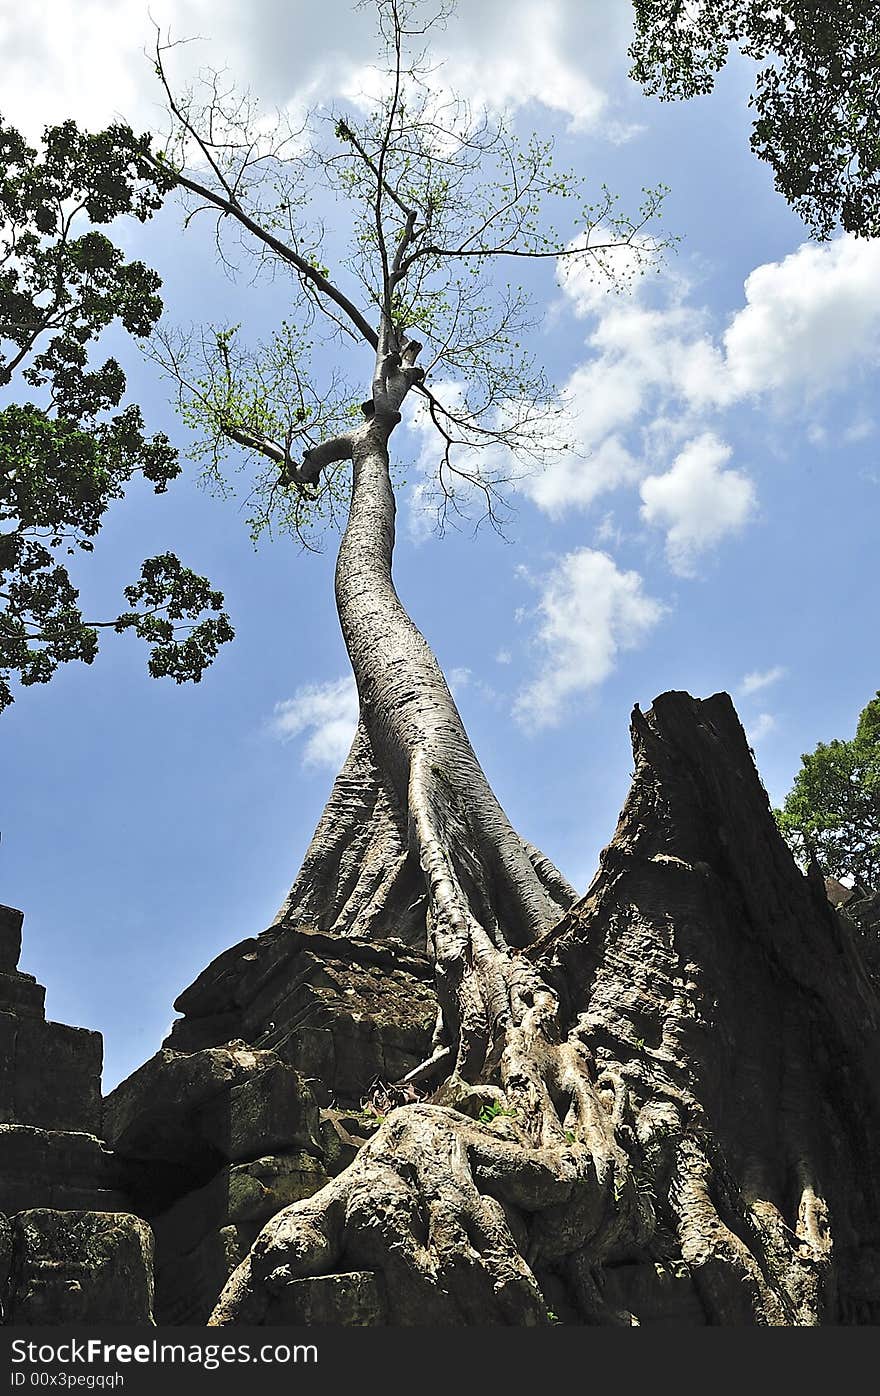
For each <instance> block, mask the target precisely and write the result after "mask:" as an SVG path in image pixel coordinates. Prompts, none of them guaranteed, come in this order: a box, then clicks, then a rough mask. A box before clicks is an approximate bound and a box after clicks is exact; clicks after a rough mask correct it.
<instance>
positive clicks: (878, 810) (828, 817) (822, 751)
mask: <svg viewBox="0 0 880 1396" xmlns="http://www.w3.org/2000/svg"><path fill="white" fill-rule="evenodd" d="M776 817H777V820H778V821H779V827H780V828H781V830H782V832H783V834H784V835H785V838H786V839H787V841H788V843H789V844H790V845H791V847H792V849H793V850H794V851H795V853H796V854H797V855H798V857H800V858H802V859H803V860H804V861H806V860H807V859H808V858H809V857H810V856H814V857H816V858H818V860H819V865H820V867H821V868H822V871H823V872H825V873H830V874H831V875H832V876H833V877H851V878H855V879H857V880H858V881H859V882H861V883H863V884H864V886H865V887H866V888H870V889H872V890H874V891H880V693H878V694H877V695H876V697H874V698H872V699H871V701H870V703H868V704H867V706H866V707H865V708H864V709H863V711H862V712H861V714H860V715H859V721H858V725H857V726H856V732H855V736H854V737H852V738H851V740H850V741H841V740H835V741H832V742H819V743H818V745H817V746H816V748H815V750H814V751H811V752H806V753H805V754H804V755H803V756H802V757H801V769H800V770H799V771H798V773H797V775H796V776H795V779H794V785H793V786H792V788H791V790H790V791H789V793H788V794H787V795H786V797H785V803H784V805H783V807H782V809H781V810H777V811H776Z"/></svg>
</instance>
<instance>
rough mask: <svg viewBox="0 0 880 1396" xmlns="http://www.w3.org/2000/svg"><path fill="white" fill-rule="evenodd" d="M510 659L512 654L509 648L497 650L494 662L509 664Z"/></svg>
mask: <svg viewBox="0 0 880 1396" xmlns="http://www.w3.org/2000/svg"><path fill="white" fill-rule="evenodd" d="M512 660H513V655H512V654H511V653H510V650H499V651H498V653H497V654H496V656H495V663H496V664H510V663H511V662H512Z"/></svg>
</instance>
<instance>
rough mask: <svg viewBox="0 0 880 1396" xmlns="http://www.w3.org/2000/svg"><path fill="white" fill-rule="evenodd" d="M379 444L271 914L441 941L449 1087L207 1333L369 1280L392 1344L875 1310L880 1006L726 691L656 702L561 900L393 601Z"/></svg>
mask: <svg viewBox="0 0 880 1396" xmlns="http://www.w3.org/2000/svg"><path fill="white" fill-rule="evenodd" d="M388 431H389V427H388V424H387V423H386V424H383V423H382V421H381V420H378V421H377V420H376V419H373V420H372V421H371V422H369V423H368V424H367V425H366V426H365V427H364V428H363V429H361V431H360V432H359V433H358V434H357V435H356V437H355V440H354V444H353V489H352V508H351V516H350V519H349V524H348V528H347V530H346V534H345V537H344V539H343V543H342V547H341V550H340V556H339V563H338V567H337V599H338V604H339V611H340V619H341V622H342V627H343V633H344V635H345V639H346V643H347V645H348V648H349V653H350V655H351V659H352V664H353V667H354V670H355V675H356V678H357V683H358V691H359V694H360V700H361V723H360V726H359V728H358V733H357V736H356V738H355V741H354V744H353V747H352V751H351V753H350V755H349V758H348V760H347V762H346V765H345V767H344V769H343V771H342V772H341V774H340V776H339V777H338V779H337V782H336V785H335V786H334V790H333V793H332V795H331V798H330V801H329V802H328V805H327V808H326V810H325V812H324V815H323V816H322V820H321V823H320V824H319V827H318V830H317V831H316V835H315V839H314V841H313V844H312V846H311V848H310V850H309V852H308V854H307V856H306V860H305V863H304V865H303V871H302V872H301V874H300V877H299V878H298V879H297V882H296V883H295V884H294V887H293V889H292V892H291V895H290V897H289V898H288V900H287V902H286V904H285V906H284V908H282V911H281V913H280V914H279V920H278V923H277V924H278V931H279V932H280V933H283V928H284V927H285V926H293V925H295V924H297V922H299V923H300V924H302V923H303V922H304V921H309V920H310V918H311V921H310V923H311V924H314V923H315V921H316V920H317V921H318V923H319V924H321V925H323V926H324V927H325V928H330V927H332V928H335V929H337V930H338V929H340V928H343V929H345V930H346V932H347V933H349V934H352V935H358V936H367V935H388V934H396V935H401V936H402V938H404V939H408V940H409V941H410V942H411V943H412V942H413V941H414V940H415V939H417V938H418V937H419V936H420V935H421V934H423V933H424V934H426V936H427V944H428V947H429V950H430V953H431V955H432V957H433V961H434V965H435V971H436V984H437V994H438V1000H439V1004H440V1019H439V1023H438V1032H437V1039H436V1043H435V1052H434V1055H433V1057H432V1058H431V1060H430V1061H429V1062H428V1063H426V1065H425V1068H424V1070H423V1071H422V1072H421V1073H420V1075H419V1077H418V1079H420V1080H422V1081H423V1082H426V1083H430V1084H431V1085H433V1086H435V1087H436V1089H435V1090H434V1094H433V1096H432V1097H431V1099H430V1100H428V1101H424V1102H418V1103H413V1104H410V1105H406V1106H401V1107H400V1108H398V1109H396V1110H395V1111H393V1112H392V1114H391V1115H390V1116H389V1117H388V1118H387V1120H386V1122H385V1123H384V1124H383V1125H382V1126H381V1128H380V1129H379V1130H378V1132H377V1133H376V1134H375V1136H374V1137H373V1138H372V1139H371V1140H370V1141H369V1142H368V1143H367V1144H366V1145H365V1146H364V1147H363V1148H362V1149H361V1151H360V1153H359V1155H358V1157H357V1158H356V1159H355V1161H354V1163H353V1164H352V1165H351V1166H350V1167H349V1168H348V1169H347V1170H346V1171H345V1172H344V1173H342V1174H340V1175H339V1177H337V1178H335V1179H334V1180H333V1181H332V1182H331V1183H330V1184H329V1185H328V1186H327V1187H326V1188H324V1189H323V1190H322V1191H321V1192H319V1193H317V1194H316V1195H315V1196H314V1197H312V1198H310V1199H308V1200H307V1201H304V1202H300V1203H297V1204H296V1205H294V1206H293V1207H290V1208H287V1209H285V1210H284V1211H283V1212H281V1213H279V1214H278V1216H276V1217H275V1218H274V1219H273V1220H272V1221H271V1222H270V1223H268V1225H267V1226H266V1227H265V1228H264V1230H263V1232H262V1233H261V1235H260V1237H259V1238H258V1240H257V1242H256V1244H255V1245H254V1247H253V1249H252V1251H251V1253H250V1255H249V1256H248V1258H247V1260H246V1261H245V1262H244V1263H243V1265H242V1266H240V1267H239V1269H238V1270H237V1271H236V1272H235V1273H234V1274H233V1276H232V1278H231V1279H230V1282H229V1284H228V1285H227V1287H226V1289H225V1290H224V1293H223V1295H222V1296H221V1299H220V1302H219V1304H218V1306H217V1309H216V1311H215V1313H214V1315H213V1317H212V1320H211V1321H212V1323H213V1324H216V1325H225V1324H230V1323H261V1322H272V1321H273V1319H272V1315H273V1311H275V1310H277V1309H278V1305H279V1303H280V1301H281V1297H282V1296H283V1293H284V1290H285V1288H286V1286H288V1285H289V1284H291V1283H292V1282H293V1281H295V1280H297V1279H299V1278H302V1277H305V1276H315V1275H321V1274H330V1273H335V1272H339V1271H345V1270H354V1269H369V1270H372V1271H374V1272H376V1273H377V1274H378V1275H380V1276H381V1279H382V1282H383V1285H384V1290H385V1294H386V1298H387V1311H388V1315H389V1321H390V1322H391V1323H395V1324H408V1323H432V1324H474V1323H487V1322H488V1323H501V1324H524V1325H529V1324H541V1323H546V1322H548V1321H550V1319H549V1317H548V1315H549V1314H550V1313H551V1312H553V1313H554V1314H558V1315H559V1316H561V1317H562V1319H563V1321H569V1322H575V1323H587V1324H597V1323H600V1324H604V1323H626V1324H632V1323H638V1322H657V1321H661V1322H670V1321H672V1322H682V1323H709V1324H730V1323H751V1324H764V1325H813V1324H817V1323H826V1322H832V1323H833V1322H875V1321H877V1319H878V1318H880V1249H878V1248H877V1242H876V1237H877V1234H878V1222H880V1197H878V1185H877V1182H876V1180H875V1177H874V1174H873V1172H872V1168H873V1164H874V1162H875V1161H876V1159H877V1152H878V1151H877V1143H878V1109H880V1099H878V1082H880V1074H878V1065H880V1062H878V1060H877V1058H878V1051H880V1039H878V1023H880V1002H878V998H877V995H876V992H875V990H874V988H873V987H872V984H871V982H870V981H869V979H868V977H867V975H866V973H865V969H864V965H863V962H862V958H861V952H860V949H859V945H858V943H857V941H858V937H857V935H856V933H855V931H854V930H853V928H852V926H850V925H849V924H848V923H847V922H846V921H845V920H844V919H843V918H841V917H839V916H838V915H837V914H836V913H835V912H833V911H832V910H831V908H830V907H829V905H828V903H827V901H826V898H825V895H824V887H822V886H821V885H819V883H818V882H817V881H816V880H815V879H812V880H809V879H807V878H804V876H803V875H802V874H801V873H800V872H799V871H798V869H797V868H796V866H795V864H794V862H793V860H792V857H791V855H790V853H789V851H788V849H787V848H786V846H785V844H784V843H783V841H782V839H781V837H780V835H779V833H778V831H777V828H776V825H775V822H774V820H773V818H772V814H771V812H770V809H769V806H768V802H767V797H766V794H765V792H764V790H763V787H762V786H761V784H760V781H759V778H758V775H757V772H756V770H755V767H754V763H753V760H752V757H751V754H750V751H749V749H748V746H747V744H746V740H745V737H744V735H743V732H742V729H741V727H740V725H739V722H738V720H737V718H736V714H735V712H734V710H733V707H732V704H731V702H730V700H729V698H728V697H727V696H726V695H723V694H722V695H716V696H715V697H714V698H711V699H708V700H706V701H704V702H699V701H697V700H694V699H692V698H690V697H689V696H688V695H686V694H666V695H663V697H661V698H660V699H658V700H656V702H655V704H654V706H653V708H652V710H651V712H649V713H648V714H647V715H642V714H641V713H640V712H639V711H638V709H636V710H635V712H634V714H633V722H632V739H633V750H634V755H635V762H636V771H635V777H634V780H633V784H632V788H631V791H630V794H629V796H628V799H627V802H626V805H625V807H624V810H623V812H622V814H621V818H620V821H619V824H618V828H617V832H616V834H615V836H614V839H613V841H612V843H611V844H610V845H609V847H608V848H607V849H606V850H605V851H604V853H603V856H602V860H601V866H600V869H599V872H598V873H597V875H596V877H595V879H594V881H593V884H592V885H591V887H590V889H589V890H588V892H587V894H586V896H585V897H584V898H582V899H581V900H580V901H579V902H578V903H577V904H576V905H573V906H572V905H570V903H571V901H572V898H573V894H571V893H570V889H568V888H567V884H565V882H564V879H562V878H561V877H560V876H559V874H556V873H554V871H553V870H552V868H551V867H550V865H549V864H548V863H547V860H546V859H543V858H542V857H541V855H540V854H538V853H537V851H536V850H530V849H529V848H528V847H527V846H526V845H524V844H523V843H522V841H521V840H519V839H518V838H517V836H516V835H515V833H514V832H513V830H512V829H511V828H510V825H509V823H508V821H507V820H506V818H505V816H504V814H503V812H502V811H501V809H500V806H499V805H498V802H497V800H496V799H495V797H494V795H493V794H492V792H491V790H490V788H489V786H488V782H487V781H486V779H485V776H484V774H483V772H482V770H481V769H480V767H479V764H478V762H477V760H476V758H475V756H474V754H473V752H472V750H471V748H470V745H469V743H468V740H467V737H466V734H465V732H464V728H463V725H462V723H461V719H460V717H459V715H458V712H457V710H456V708H455V704H454V702H453V699H452V697H451V695H450V693H449V690H448V688H447V686H446V683H445V681H444V680H443V676H442V674H441V672H440V670H439V666H438V665H437V663H436V661H435V660H434V657H433V655H432V654H431V652H430V649H429V648H428V646H427V644H426V643H425V641H424V639H423V638H422V636H421V635H420V634H419V632H418V630H417V629H416V628H415V626H414V625H413V623H412V621H411V620H410V619H409V617H408V616H407V614H406V612H405V610H404V609H403V607H402V605H401V603H400V601H399V599H398V597H397V595H396V592H395V591H394V587H393V583H392V580H391V555H392V549H393V526H394V501H393V495H392V492H391V488H390V484H389V479H388V454H387V439H388ZM281 1307H282V1309H283V1304H282V1306H281Z"/></svg>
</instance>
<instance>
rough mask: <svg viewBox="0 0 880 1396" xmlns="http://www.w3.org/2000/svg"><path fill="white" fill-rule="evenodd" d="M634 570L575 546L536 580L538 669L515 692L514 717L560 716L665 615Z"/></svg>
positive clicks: (548, 721) (553, 720) (542, 722)
mask: <svg viewBox="0 0 880 1396" xmlns="http://www.w3.org/2000/svg"><path fill="white" fill-rule="evenodd" d="M663 612H664V607H663V606H662V605H661V604H660V602H659V601H656V600H655V599H654V598H653V597H651V596H648V595H647V594H646V593H645V591H644V587H643V583H642V578H641V577H640V576H639V574H638V573H637V572H624V571H621V570H620V569H619V568H618V567H617V565H616V563H615V562H614V561H613V559H612V558H610V557H609V556H608V554H607V553H603V552H598V551H595V550H594V549H592V548H581V549H578V550H577V551H575V552H572V553H568V554H567V555H566V556H564V557H563V558H562V559H561V561H560V562H559V564H558V565H557V566H556V567H555V568H554V569H553V571H552V572H551V573H550V574H549V575H548V576H547V577H545V578H544V580H543V582H542V583H541V596H540V600H539V602H538V605H537V608H536V613H535V614H536V616H537V629H536V635H535V647H536V650H537V653H538V656H539V662H540V666H541V669H540V673H539V675H538V677H537V678H535V679H534V680H533V681H532V683H530V684H529V685H528V686H527V687H525V688H524V689H523V690H522V691H521V692H520V694H519V695H518V697H517V699H516V702H515V705H514V716H515V717H516V719H517V721H518V722H519V723H520V725H521V726H523V727H526V728H530V729H535V728H541V727H550V726H554V725H555V724H557V723H558V722H560V721H561V720H562V718H563V716H564V714H565V711H566V707H567V705H568V703H569V701H570V700H571V699H573V698H574V697H576V696H577V695H578V694H581V693H583V692H585V691H586V690H588V689H590V688H593V687H595V686H596V685H597V684H600V683H601V682H602V681H603V679H606V678H607V677H608V675H609V674H610V673H611V672H612V670H613V669H614V667H615V664H616V662H617V658H618V655H619V654H620V652H621V650H627V649H632V648H634V647H635V646H636V645H638V644H639V643H640V642H641V641H642V640H643V639H644V638H645V636H646V635H647V634H648V633H649V631H650V630H652V629H653V627H654V626H655V625H656V624H657V623H658V621H659V620H660V618H661V616H662V615H663Z"/></svg>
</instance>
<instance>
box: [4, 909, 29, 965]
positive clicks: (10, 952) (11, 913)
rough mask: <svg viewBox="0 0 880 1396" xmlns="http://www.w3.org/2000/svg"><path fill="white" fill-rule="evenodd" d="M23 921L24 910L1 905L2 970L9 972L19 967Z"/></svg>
mask: <svg viewBox="0 0 880 1396" xmlns="http://www.w3.org/2000/svg"><path fill="white" fill-rule="evenodd" d="M23 921H24V912H22V911H16V909H15V907H12V906H0V970H5V971H6V972H7V973H8V972H10V971H12V970H14V969H17V968H18V961H19V957H20V955H21V927H22V923H23Z"/></svg>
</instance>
